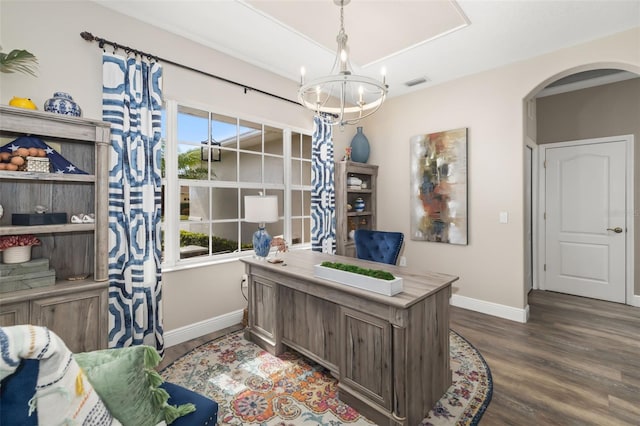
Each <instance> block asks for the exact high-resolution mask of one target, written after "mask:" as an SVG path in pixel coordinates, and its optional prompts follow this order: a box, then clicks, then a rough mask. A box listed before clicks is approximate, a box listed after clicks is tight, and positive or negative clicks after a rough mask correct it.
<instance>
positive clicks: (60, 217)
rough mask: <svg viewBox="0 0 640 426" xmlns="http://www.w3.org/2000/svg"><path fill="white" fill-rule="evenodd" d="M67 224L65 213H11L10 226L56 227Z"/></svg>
mask: <svg viewBox="0 0 640 426" xmlns="http://www.w3.org/2000/svg"><path fill="white" fill-rule="evenodd" d="M59 223H67V214H66V213H13V214H12V215H11V224H12V225H27V226H33V225H56V224H59Z"/></svg>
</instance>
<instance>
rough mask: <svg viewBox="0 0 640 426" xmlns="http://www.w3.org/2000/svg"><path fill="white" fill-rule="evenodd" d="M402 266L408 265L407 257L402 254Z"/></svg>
mask: <svg viewBox="0 0 640 426" xmlns="http://www.w3.org/2000/svg"><path fill="white" fill-rule="evenodd" d="M400 266H407V258H406V257H404V256H400Z"/></svg>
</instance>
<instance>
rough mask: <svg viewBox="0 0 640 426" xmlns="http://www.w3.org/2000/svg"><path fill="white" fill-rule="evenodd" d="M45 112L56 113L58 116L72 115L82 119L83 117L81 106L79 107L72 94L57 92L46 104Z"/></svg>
mask: <svg viewBox="0 0 640 426" xmlns="http://www.w3.org/2000/svg"><path fill="white" fill-rule="evenodd" d="M44 110H45V111H48V112H55V113H56V114H62V115H71V116H73V117H80V115H82V110H81V109H80V106H78V104H77V103H76V102H75V101H74V100H73V98H72V97H71V95H70V94H68V93H64V92H55V93H54V94H53V97H52V98H51V99H47V100H46V101H45V103H44Z"/></svg>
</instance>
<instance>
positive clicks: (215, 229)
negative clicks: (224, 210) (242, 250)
mask: <svg viewBox="0 0 640 426" xmlns="http://www.w3.org/2000/svg"><path fill="white" fill-rule="evenodd" d="M238 224H239V223H238V222H235V221H234V222H225V223H214V224H213V226H212V235H211V246H212V249H211V250H212V253H213V254H224V253H234V252H237V251H238Z"/></svg>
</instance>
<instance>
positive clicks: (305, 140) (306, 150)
mask: <svg viewBox="0 0 640 426" xmlns="http://www.w3.org/2000/svg"><path fill="white" fill-rule="evenodd" d="M302 158H306V159H307V160H310V159H311V136H309V135H302Z"/></svg>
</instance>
